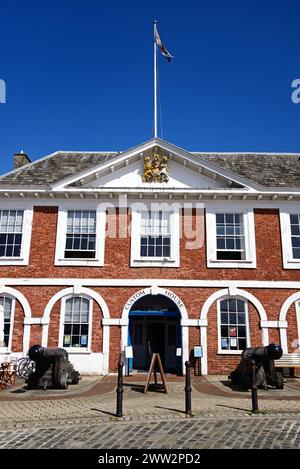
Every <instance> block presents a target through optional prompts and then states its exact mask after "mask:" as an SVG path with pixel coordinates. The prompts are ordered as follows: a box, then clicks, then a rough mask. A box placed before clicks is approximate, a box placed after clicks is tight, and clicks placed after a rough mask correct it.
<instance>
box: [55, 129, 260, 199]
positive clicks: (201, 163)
mask: <svg viewBox="0 0 300 469" xmlns="http://www.w3.org/2000/svg"><path fill="white" fill-rule="evenodd" d="M156 146H158V147H160V148H161V149H162V150H165V151H166V152H171V153H172V154H173V155H176V156H178V157H179V159H180V161H183V160H186V161H187V162H189V163H190V164H192V165H193V166H195V168H198V167H202V168H203V169H206V170H207V171H208V172H210V173H213V174H217V175H219V176H220V177H222V178H224V179H226V180H229V181H234V182H236V183H238V184H240V185H242V186H245V187H247V188H248V189H255V188H261V187H262V186H261V185H258V184H255V183H254V182H253V181H249V180H248V179H246V178H243V177H242V176H239V175H237V174H235V173H233V172H231V171H227V170H225V169H223V168H220V167H219V166H217V165H214V164H212V163H210V162H208V161H206V160H204V159H203V158H201V159H200V158H198V157H197V156H195V155H193V154H192V153H190V152H188V151H186V150H184V149H182V148H179V147H177V146H175V145H173V144H171V143H169V142H166V141H165V140H161V139H160V138H154V139H151V140H149V141H147V142H145V143H143V144H141V145H138V146H136V147H134V148H131V149H129V150H127V151H125V152H123V153H121V154H120V155H117V156H116V157H115V158H114V159H113V160H110V161H108V162H107V163H105V164H103V163H100V164H99V165H96V166H93V167H92V168H91V169H88V170H85V171H81V172H79V173H77V174H76V175H75V176H74V175H72V176H69V177H67V178H64V179H63V180H60V181H58V182H56V183H53V184H52V189H53V190H65V188H66V186H67V185H70V184H73V183H74V182H76V181H78V180H81V179H85V178H88V177H90V176H92V175H93V174H95V173H97V172H102V171H104V170H106V169H107V168H110V167H111V166H114V167H119V166H120V165H122V164H126V160H130V159H131V158H133V157H136V156H137V155H139V154H141V153H143V152H145V151H147V150H151V149H152V148H154V147H156Z"/></svg>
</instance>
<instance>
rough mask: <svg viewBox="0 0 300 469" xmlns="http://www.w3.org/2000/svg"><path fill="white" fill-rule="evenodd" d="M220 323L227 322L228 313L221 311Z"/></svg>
mask: <svg viewBox="0 0 300 469" xmlns="http://www.w3.org/2000/svg"><path fill="white" fill-rule="evenodd" d="M221 324H228V313H221Z"/></svg>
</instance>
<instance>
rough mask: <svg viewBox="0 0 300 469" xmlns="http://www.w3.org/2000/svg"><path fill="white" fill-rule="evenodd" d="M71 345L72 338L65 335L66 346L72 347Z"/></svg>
mask: <svg viewBox="0 0 300 469" xmlns="http://www.w3.org/2000/svg"><path fill="white" fill-rule="evenodd" d="M70 344H71V336H70V335H65V336H64V345H70Z"/></svg>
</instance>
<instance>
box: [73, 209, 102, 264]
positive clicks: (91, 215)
mask: <svg viewBox="0 0 300 469" xmlns="http://www.w3.org/2000/svg"><path fill="white" fill-rule="evenodd" d="M95 233H96V211H95V210H76V211H74V210H70V211H68V220H67V236H66V245H65V257H66V258H76V257H78V258H87V259H91V258H94V257H95ZM71 251H77V252H74V254H72V252H71ZM86 251H92V252H86Z"/></svg>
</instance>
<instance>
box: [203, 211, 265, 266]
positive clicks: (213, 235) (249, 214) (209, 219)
mask: <svg viewBox="0 0 300 469" xmlns="http://www.w3.org/2000/svg"><path fill="white" fill-rule="evenodd" d="M219 213H220V214H223V213H233V214H241V215H242V216H243V225H244V240H245V259H241V260H232V259H229V260H225V259H217V229H216V214H219ZM206 253H207V267H214V268H217V269H219V268H221V267H226V268H237V267H238V268H244V269H255V268H256V246H255V227H254V212H253V208H245V207H242V206H241V207H238V206H234V207H231V206H230V205H229V204H228V205H226V206H225V205H220V206H218V207H209V206H208V207H206Z"/></svg>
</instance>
